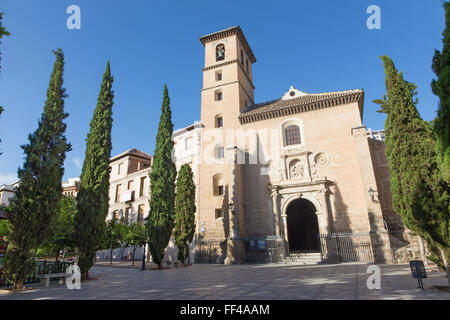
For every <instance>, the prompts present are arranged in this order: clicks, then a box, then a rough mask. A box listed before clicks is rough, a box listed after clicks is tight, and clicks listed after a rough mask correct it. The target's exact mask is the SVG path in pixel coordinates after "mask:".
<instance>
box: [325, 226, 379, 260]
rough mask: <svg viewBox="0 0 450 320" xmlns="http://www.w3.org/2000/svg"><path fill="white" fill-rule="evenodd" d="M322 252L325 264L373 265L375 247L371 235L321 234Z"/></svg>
mask: <svg viewBox="0 0 450 320" xmlns="http://www.w3.org/2000/svg"><path fill="white" fill-rule="evenodd" d="M318 238H319V241H320V251H321V254H322V260H323V262H325V263H340V262H363V263H373V262H374V255H373V247H372V241H371V236H370V234H369V233H329V234H319V235H318Z"/></svg>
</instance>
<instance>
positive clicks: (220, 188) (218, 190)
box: [217, 186, 223, 196]
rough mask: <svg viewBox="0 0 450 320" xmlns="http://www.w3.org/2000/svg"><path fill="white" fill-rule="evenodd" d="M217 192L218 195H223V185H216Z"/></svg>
mask: <svg viewBox="0 0 450 320" xmlns="http://www.w3.org/2000/svg"><path fill="white" fill-rule="evenodd" d="M217 194H218V195H219V196H223V186H218V187H217Z"/></svg>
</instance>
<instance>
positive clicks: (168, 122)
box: [148, 85, 176, 269]
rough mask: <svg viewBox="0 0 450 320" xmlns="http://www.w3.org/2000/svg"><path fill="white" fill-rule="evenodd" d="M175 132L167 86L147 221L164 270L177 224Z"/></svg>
mask: <svg viewBox="0 0 450 320" xmlns="http://www.w3.org/2000/svg"><path fill="white" fill-rule="evenodd" d="M172 133H173V124H172V112H171V111H170V99H169V93H168V90H167V86H166V85H164V96H163V102H162V106H161V118H160V120H159V127H158V133H157V135H156V149H155V154H154V156H153V167H152V171H151V172H150V174H149V176H150V188H151V195H150V213H149V221H148V224H149V232H150V237H149V245H150V251H151V253H152V257H153V261H154V262H155V263H156V264H157V265H158V269H162V260H163V258H164V250H165V248H166V247H167V245H168V243H169V240H170V236H171V234H172V230H173V227H174V215H175V210H174V209H175V208H174V207H175V177H176V169H175V164H174V163H173V161H172V157H171V155H172V150H173V141H172Z"/></svg>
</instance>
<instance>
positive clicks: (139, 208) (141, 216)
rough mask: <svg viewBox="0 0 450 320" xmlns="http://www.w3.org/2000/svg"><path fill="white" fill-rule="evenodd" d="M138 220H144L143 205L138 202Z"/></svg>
mask: <svg viewBox="0 0 450 320" xmlns="http://www.w3.org/2000/svg"><path fill="white" fill-rule="evenodd" d="M138 222H140V223H142V222H144V205H143V204H140V205H139V207H138Z"/></svg>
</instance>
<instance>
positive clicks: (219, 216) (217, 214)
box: [216, 209, 223, 219]
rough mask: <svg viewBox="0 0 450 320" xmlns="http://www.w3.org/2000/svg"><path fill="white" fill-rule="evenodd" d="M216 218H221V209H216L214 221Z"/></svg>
mask: <svg viewBox="0 0 450 320" xmlns="http://www.w3.org/2000/svg"><path fill="white" fill-rule="evenodd" d="M217 218H223V210H222V209H216V219H217Z"/></svg>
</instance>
